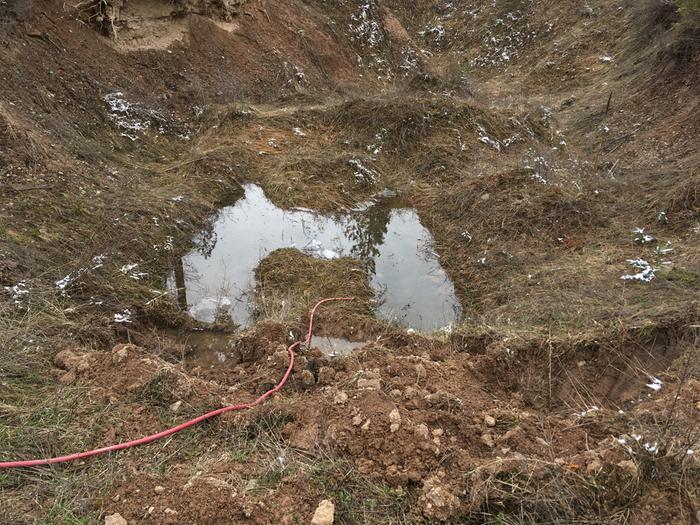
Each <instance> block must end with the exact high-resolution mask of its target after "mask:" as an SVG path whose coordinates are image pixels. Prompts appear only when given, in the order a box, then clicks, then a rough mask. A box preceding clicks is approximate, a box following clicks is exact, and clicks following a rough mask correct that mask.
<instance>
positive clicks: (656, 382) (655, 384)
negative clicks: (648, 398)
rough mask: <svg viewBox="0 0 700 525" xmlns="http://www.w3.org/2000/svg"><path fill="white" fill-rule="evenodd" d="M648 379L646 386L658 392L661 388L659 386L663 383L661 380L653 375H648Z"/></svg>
mask: <svg viewBox="0 0 700 525" xmlns="http://www.w3.org/2000/svg"><path fill="white" fill-rule="evenodd" d="M649 381H650V382H649V383H647V386H648V387H649V388H651V389H652V390H655V391H656V392H658V391H659V390H661V387H662V386H663V384H664V383H663V381H661V379H659V378H658V377H654V376H650V377H649Z"/></svg>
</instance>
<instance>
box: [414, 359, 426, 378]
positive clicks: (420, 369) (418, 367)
mask: <svg viewBox="0 0 700 525" xmlns="http://www.w3.org/2000/svg"><path fill="white" fill-rule="evenodd" d="M427 374H428V372H427V371H426V370H425V367H424V366H423V364H422V363H418V364H416V375H417V376H418V379H419V380H420V379H423V378H424V377H425V376H426V375H427Z"/></svg>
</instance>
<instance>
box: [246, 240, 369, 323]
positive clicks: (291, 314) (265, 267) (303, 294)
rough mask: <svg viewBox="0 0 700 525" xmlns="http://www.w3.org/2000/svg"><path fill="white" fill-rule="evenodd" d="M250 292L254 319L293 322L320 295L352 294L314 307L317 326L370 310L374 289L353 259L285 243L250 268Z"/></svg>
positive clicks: (351, 318) (320, 296) (363, 313)
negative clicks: (314, 254)
mask: <svg viewBox="0 0 700 525" xmlns="http://www.w3.org/2000/svg"><path fill="white" fill-rule="evenodd" d="M255 278H256V281H257V286H256V290H255V294H254V296H253V307H254V316H255V318H256V319H257V320H264V319H267V320H274V321H277V322H280V323H284V324H293V323H298V322H299V321H300V320H301V319H303V318H305V317H306V315H307V314H308V312H309V310H310V308H311V307H312V306H313V305H314V304H315V303H316V302H317V301H318V300H320V299H323V298H326V297H355V300H354V301H352V302H342V303H337V304H335V303H334V304H331V305H329V306H328V308H324V309H323V311H322V312H319V318H318V325H319V329H321V330H322V329H323V328H322V327H323V326H325V327H326V330H331V329H332V328H331V327H332V326H333V323H334V322H339V321H340V320H341V319H344V320H343V324H352V323H353V320H356V318H357V317H366V316H369V315H371V312H372V306H371V303H372V301H373V298H374V292H373V291H372V289H371V288H370V286H369V279H368V275H367V269H366V268H364V267H363V266H362V263H361V262H360V261H358V260H355V259H351V258H341V259H333V260H323V259H318V258H315V257H312V256H310V255H306V254H304V253H302V252H300V251H299V250H296V249H292V248H285V249H281V250H276V251H274V252H272V253H271V254H270V255H268V256H267V257H265V258H264V259H263V260H262V261H261V262H260V264H259V266H258V267H257V268H256V270H255Z"/></svg>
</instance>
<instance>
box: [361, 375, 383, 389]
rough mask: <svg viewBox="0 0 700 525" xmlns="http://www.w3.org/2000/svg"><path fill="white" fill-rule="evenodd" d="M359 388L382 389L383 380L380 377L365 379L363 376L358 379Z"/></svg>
mask: <svg viewBox="0 0 700 525" xmlns="http://www.w3.org/2000/svg"><path fill="white" fill-rule="evenodd" d="M357 388H359V389H360V390H363V389H367V390H380V389H381V388H382V382H381V380H380V379H379V378H371V379H365V378H364V377H361V378H360V379H358V380H357Z"/></svg>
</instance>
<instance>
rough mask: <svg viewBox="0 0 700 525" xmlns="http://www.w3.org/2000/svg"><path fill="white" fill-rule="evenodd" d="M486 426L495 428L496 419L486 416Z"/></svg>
mask: <svg viewBox="0 0 700 525" xmlns="http://www.w3.org/2000/svg"><path fill="white" fill-rule="evenodd" d="M484 425H486V426H487V427H495V426H496V418H495V417H493V416H489V415H486V416H484Z"/></svg>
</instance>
